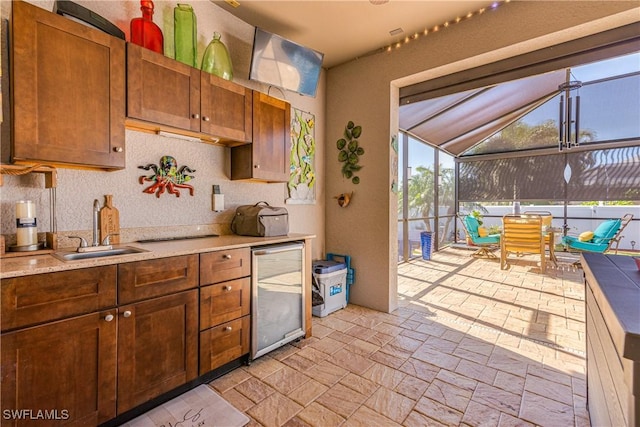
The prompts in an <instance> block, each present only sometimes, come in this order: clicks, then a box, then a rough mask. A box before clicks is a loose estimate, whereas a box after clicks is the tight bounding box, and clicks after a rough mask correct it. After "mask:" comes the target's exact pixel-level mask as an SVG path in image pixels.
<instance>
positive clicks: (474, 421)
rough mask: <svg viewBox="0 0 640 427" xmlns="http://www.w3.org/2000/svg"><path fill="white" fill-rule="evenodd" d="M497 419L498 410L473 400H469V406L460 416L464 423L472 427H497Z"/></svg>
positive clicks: (498, 419)
mask: <svg viewBox="0 0 640 427" xmlns="http://www.w3.org/2000/svg"><path fill="white" fill-rule="evenodd" d="M499 421H500V411H498V410H497V409H494V408H492V407H490V406H486V405H482V404H480V403H478V402H474V401H473V400H472V401H471V402H469V406H467V410H466V411H465V412H464V415H463V416H462V422H463V423H464V424H468V425H470V426H474V427H497V426H498V423H499Z"/></svg>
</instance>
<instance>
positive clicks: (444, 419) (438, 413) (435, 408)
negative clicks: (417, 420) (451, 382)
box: [414, 397, 462, 425]
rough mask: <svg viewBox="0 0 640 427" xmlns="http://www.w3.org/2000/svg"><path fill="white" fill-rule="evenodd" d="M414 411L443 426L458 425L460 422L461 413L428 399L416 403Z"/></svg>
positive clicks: (423, 398) (424, 398)
mask: <svg viewBox="0 0 640 427" xmlns="http://www.w3.org/2000/svg"><path fill="white" fill-rule="evenodd" d="M414 410H415V411H417V412H419V413H421V414H423V415H426V416H428V417H430V418H432V419H435V420H436V421H438V422H440V423H442V424H444V425H458V424H460V421H461V420H462V412H460V411H456V410H455V409H453V408H451V407H449V406H447V405H445V404H443V403H441V402H438V401H435V400H432V399H429V398H428V397H422V398H421V399H420V400H419V401H418V402H417V403H416V406H415V407H414Z"/></svg>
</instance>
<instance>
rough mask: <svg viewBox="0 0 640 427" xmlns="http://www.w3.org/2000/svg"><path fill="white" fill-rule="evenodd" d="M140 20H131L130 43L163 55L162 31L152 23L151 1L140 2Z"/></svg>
mask: <svg viewBox="0 0 640 427" xmlns="http://www.w3.org/2000/svg"><path fill="white" fill-rule="evenodd" d="M140 10H141V11H142V18H133V19H132V20H131V43H135V44H137V45H140V46H142V47H145V48H147V49H150V50H153V51H154V52H158V53H164V38H163V37H162V30H160V27H158V26H157V25H156V24H155V23H154V22H153V1H151V0H140Z"/></svg>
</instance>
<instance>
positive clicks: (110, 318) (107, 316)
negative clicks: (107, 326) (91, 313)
mask: <svg viewBox="0 0 640 427" xmlns="http://www.w3.org/2000/svg"><path fill="white" fill-rule="evenodd" d="M104 320H105V321H106V322H111V321H112V320H113V314H107V315H106V316H104Z"/></svg>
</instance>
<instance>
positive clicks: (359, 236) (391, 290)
mask: <svg viewBox="0 0 640 427" xmlns="http://www.w3.org/2000/svg"><path fill="white" fill-rule="evenodd" d="M632 8H635V9H633V10H631V9H632ZM638 12H639V8H638V3H637V2H609V1H570V2H565V1H550V2H547V1H536V2H525V1H521V2H510V3H507V4H504V5H502V6H500V7H499V8H498V9H497V10H495V11H489V12H486V13H484V14H483V15H480V16H477V17H474V18H472V19H470V20H468V21H462V22H461V23H459V24H456V25H451V26H450V27H449V28H447V29H442V30H441V31H439V32H437V33H434V34H430V35H428V36H426V37H421V38H418V40H416V41H412V42H410V43H408V44H405V45H403V46H402V47H401V48H400V49H398V50H393V51H392V52H389V53H387V52H383V53H379V54H376V55H372V56H368V57H364V58H360V59H357V60H354V61H352V62H349V63H346V64H344V65H341V66H339V67H336V68H332V69H330V70H329V71H328V74H327V105H328V108H327V121H326V124H327V147H328V148H327V154H326V171H327V175H326V177H327V189H326V197H327V200H326V204H327V206H326V223H327V232H326V246H327V251H329V252H336V253H344V254H348V255H351V256H352V257H353V258H352V261H353V264H354V267H355V268H356V271H357V273H356V283H355V285H354V286H353V287H352V288H351V294H350V295H351V302H354V303H356V304H361V305H364V306H367V307H372V308H375V309H378V310H381V311H391V310H393V309H394V308H395V307H396V305H397V301H396V299H397V247H396V246H397V236H396V234H397V212H396V206H397V204H396V203H397V197H396V195H395V194H394V193H392V192H391V191H390V187H391V182H392V180H393V174H392V173H391V170H392V167H393V166H394V165H395V164H396V162H395V158H394V157H395V155H394V152H393V150H391V148H390V140H391V137H392V135H395V134H397V131H398V129H397V126H398V125H397V123H398V121H397V114H398V112H397V106H398V89H397V88H398V87H400V86H403V85H408V84H411V83H416V82H419V81H424V80H428V79H431V78H435V77H439V76H442V75H446V74H451V73H454V72H457V71H461V70H465V69H469V68H473V67H477V66H480V65H484V64H488V63H491V62H495V61H497V60H500V59H504V58H507V57H512V56H515V55H518V54H521V53H525V52H528V51H532V50H536V49H541V48H544V47H548V46H552V45H554V44H557V43H561V42H565V41H568V40H572V39H576V38H579V37H583V36H585V35H589V34H593V33H597V32H600V31H604V30H606V29H609V28H614V27H617V26H621V25H624V24H627V23H630V22H636V21H638V20H639V19H640V13H638ZM349 120H352V121H353V122H355V123H356V124H359V125H361V126H362V127H363V133H362V137H361V138H360V142H361V144H362V146H363V147H364V148H365V150H367V151H366V154H365V155H364V156H362V157H361V160H360V164H362V165H364V167H363V169H362V171H361V172H360V174H359V175H360V177H361V183H360V184H359V185H354V184H351V183H350V182H349V181H347V180H345V179H343V178H342V177H341V173H340V163H339V162H338V161H337V149H336V148H335V141H336V140H337V139H339V138H340V137H341V134H342V132H343V129H344V126H345V124H346V123H347V122H348V121H349ZM352 190H353V191H355V195H354V198H353V201H352V203H351V204H350V205H349V207H347V208H339V207H338V205H337V204H336V202H335V200H333V199H332V197H333V196H335V195H337V194H339V193H342V192H345V191H352Z"/></svg>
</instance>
